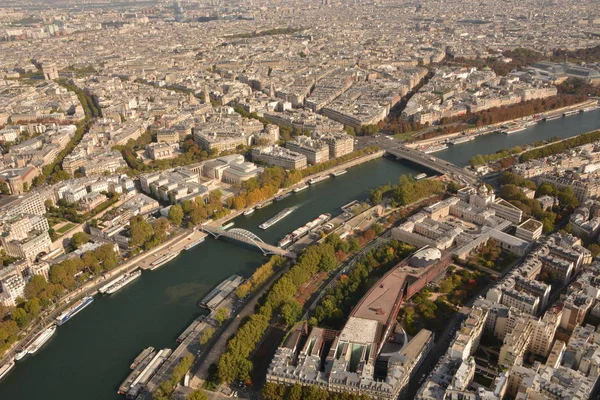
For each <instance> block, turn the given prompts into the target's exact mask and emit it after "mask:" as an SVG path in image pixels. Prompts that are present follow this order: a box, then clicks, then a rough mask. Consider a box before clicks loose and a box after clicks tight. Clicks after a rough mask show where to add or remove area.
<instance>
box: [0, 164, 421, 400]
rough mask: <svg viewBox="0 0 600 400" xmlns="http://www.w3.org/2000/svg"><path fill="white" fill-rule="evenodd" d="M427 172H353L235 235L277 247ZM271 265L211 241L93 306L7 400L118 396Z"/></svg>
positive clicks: (8, 391)
mask: <svg viewBox="0 0 600 400" xmlns="http://www.w3.org/2000/svg"><path fill="white" fill-rule="evenodd" d="M419 172H422V171H419V170H416V169H414V168H412V167H409V166H405V165H403V164H401V163H398V162H395V161H391V160H388V159H378V160H375V161H371V162H368V163H366V164H363V165H359V166H357V167H354V168H351V169H350V170H348V173H347V174H345V175H342V176H339V177H336V178H330V179H328V180H327V181H323V182H321V183H318V184H316V185H315V186H314V187H310V188H308V189H307V190H305V191H303V192H300V193H297V194H293V195H292V196H290V197H288V198H287V199H284V200H282V201H279V202H275V203H274V204H273V205H271V206H268V207H265V208H263V209H261V210H257V211H255V212H254V214H252V215H250V216H240V217H238V218H237V219H236V220H235V224H236V226H237V227H241V228H245V229H248V230H251V231H253V232H254V233H256V234H257V235H259V236H260V237H261V238H262V239H263V240H265V241H266V242H269V243H273V244H276V243H277V241H278V240H279V239H281V238H282V237H283V236H285V235H286V234H287V233H289V232H291V231H292V230H294V229H296V228H297V227H299V226H300V225H303V224H305V223H306V222H308V221H310V220H311V219H313V218H315V217H316V216H318V215H319V214H321V213H325V212H327V213H332V214H334V215H337V214H339V213H340V210H339V208H340V207H341V206H342V205H344V204H346V203H348V202H350V201H352V200H354V199H356V198H366V197H367V196H368V194H369V190H370V189H372V188H374V187H377V186H380V185H383V184H385V183H388V182H396V181H397V180H398V177H399V176H400V175H402V174H416V173H419ZM293 204H296V205H300V207H299V208H298V209H297V210H296V211H295V212H294V213H292V214H291V215H289V216H288V217H287V218H285V219H283V220H282V221H280V222H279V223H277V224H275V225H274V226H272V227H271V228H269V229H268V230H266V231H263V230H261V229H259V228H258V225H259V224H261V223H262V222H264V221H265V220H266V219H268V218H270V217H271V216H273V215H274V214H275V213H277V212H278V211H279V210H281V209H283V208H285V207H289V206H290V205H293ZM264 261H266V258H265V257H263V256H262V254H260V252H258V251H255V250H253V249H248V248H244V247H240V246H237V245H234V244H232V243H227V242H224V241H220V240H215V239H212V238H210V237H209V238H207V239H206V241H205V242H204V243H202V244H200V245H198V246H197V247H195V248H194V249H192V250H190V251H187V252H185V251H184V252H183V253H182V254H181V255H180V256H179V257H178V258H176V259H175V260H173V261H171V262H170V263H168V264H166V265H164V266H162V267H160V268H159V269H157V270H155V271H148V272H144V273H143V274H142V276H141V277H140V278H139V279H138V280H136V281H134V282H133V283H131V284H130V285H128V286H127V287H126V288H124V289H122V290H121V291H119V292H118V293H116V294H114V295H112V296H110V297H102V296H98V295H97V296H96V297H95V301H94V302H93V303H92V304H91V305H90V306H89V307H87V308H86V309H85V310H84V311H82V312H81V313H80V314H78V315H77V316H76V317H74V318H73V319H72V320H71V321H69V322H68V323H66V324H65V325H63V326H60V327H59V328H58V330H57V333H56V335H55V336H54V337H53V338H52V339H51V340H50V341H49V342H48V343H47V344H46V346H44V348H43V349H41V350H40V351H39V352H38V353H37V354H35V355H34V356H30V357H28V358H25V359H23V360H21V361H20V362H18V363H17V366H16V367H15V369H14V370H13V371H12V372H11V373H10V374H9V375H8V376H6V378H5V379H4V380H3V381H2V382H1V383H0V399H2V400H13V399H14V400H21V399H24V400H34V399H44V400H80V399H86V400H88V399H89V400H92V399H97V400H106V399H124V397H123V396H119V395H117V394H116V391H117V388H118V386H119V384H120V383H121V382H122V381H123V379H125V377H126V376H127V374H128V373H129V364H130V363H131V361H132V360H133V359H134V358H135V356H136V355H137V354H138V353H139V352H140V351H141V350H142V349H143V348H145V347H147V346H154V347H155V348H164V347H169V348H175V347H176V345H177V343H176V342H175V339H176V338H177V336H179V334H180V333H181V332H182V331H183V330H184V329H185V328H186V327H187V325H188V324H189V323H191V321H192V320H193V319H194V318H196V317H197V316H199V315H201V314H202V313H204V312H205V311H203V310H202V309H201V308H199V307H198V306H197V303H198V301H199V300H200V299H201V298H202V297H203V296H204V295H205V294H207V293H208V292H209V291H210V290H211V289H212V288H213V287H214V286H216V285H217V284H219V283H220V282H221V281H222V280H224V279H225V278H227V277H229V276H230V275H232V274H240V275H244V276H249V275H250V274H251V273H252V272H253V270H254V269H255V268H257V267H258V266H260V265H261V264H262V263H263V262H264Z"/></svg>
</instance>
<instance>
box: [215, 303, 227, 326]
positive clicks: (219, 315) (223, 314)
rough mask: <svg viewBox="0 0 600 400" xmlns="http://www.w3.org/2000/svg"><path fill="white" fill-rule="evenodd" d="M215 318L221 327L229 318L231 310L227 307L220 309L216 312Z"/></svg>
mask: <svg viewBox="0 0 600 400" xmlns="http://www.w3.org/2000/svg"><path fill="white" fill-rule="evenodd" d="M214 318H215V321H217V322H218V323H219V325H221V324H222V323H223V322H225V320H226V319H227V318H229V309H228V308H225V307H221V308H219V309H218V310H217V311H216V312H215V316H214Z"/></svg>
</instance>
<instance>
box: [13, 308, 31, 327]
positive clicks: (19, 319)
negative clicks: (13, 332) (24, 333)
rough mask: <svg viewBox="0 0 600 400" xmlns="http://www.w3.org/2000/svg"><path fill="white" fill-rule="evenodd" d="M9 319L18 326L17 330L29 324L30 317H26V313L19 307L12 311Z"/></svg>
mask: <svg viewBox="0 0 600 400" xmlns="http://www.w3.org/2000/svg"><path fill="white" fill-rule="evenodd" d="M11 318H12V320H13V321H15V322H16V323H17V325H19V328H22V327H24V326H25V325H26V324H27V323H28V322H29V318H30V317H29V315H27V311H25V310H24V309H22V308H21V307H19V308H17V309H16V310H15V311H13V313H12V315H11Z"/></svg>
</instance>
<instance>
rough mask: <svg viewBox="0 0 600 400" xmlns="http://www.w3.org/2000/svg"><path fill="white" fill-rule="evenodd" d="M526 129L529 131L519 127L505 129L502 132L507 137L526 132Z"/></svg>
mask: <svg viewBox="0 0 600 400" xmlns="http://www.w3.org/2000/svg"><path fill="white" fill-rule="evenodd" d="M525 129H527V128H526V127H524V126H522V125H517V126H515V127H511V128H506V129H503V130H502V131H501V132H502V133H504V134H505V135H511V134H513V133H517V132H521V131H524V130H525Z"/></svg>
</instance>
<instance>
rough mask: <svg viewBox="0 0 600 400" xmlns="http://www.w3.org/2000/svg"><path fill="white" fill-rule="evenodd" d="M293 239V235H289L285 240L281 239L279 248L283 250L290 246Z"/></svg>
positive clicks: (278, 244)
mask: <svg viewBox="0 0 600 400" xmlns="http://www.w3.org/2000/svg"><path fill="white" fill-rule="evenodd" d="M292 240H293V237H292V235H291V234H289V235H285V237H284V238H283V239H281V240H280V241H279V243H277V246H279V247H281V248H282V249H283V248H285V247H286V246H287V245H289V244H290V243H292Z"/></svg>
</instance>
